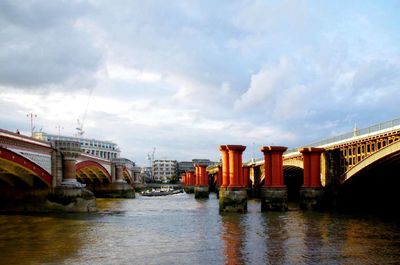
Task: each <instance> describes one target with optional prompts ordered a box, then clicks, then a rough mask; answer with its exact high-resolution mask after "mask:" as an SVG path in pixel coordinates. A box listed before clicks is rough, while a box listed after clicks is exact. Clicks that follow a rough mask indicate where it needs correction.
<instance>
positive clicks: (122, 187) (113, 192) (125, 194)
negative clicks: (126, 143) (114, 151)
mask: <svg viewBox="0 0 400 265" xmlns="http://www.w3.org/2000/svg"><path fill="white" fill-rule="evenodd" d="M125 163H126V159H124V158H115V159H113V160H112V164H113V166H114V172H115V180H114V181H113V182H112V183H108V184H105V185H100V186H99V187H97V188H96V192H95V194H96V196H97V197H99V198H130V199H133V198H135V197H136V196H135V189H134V188H133V187H132V186H131V185H129V184H128V183H127V182H126V181H125V180H124V167H125Z"/></svg>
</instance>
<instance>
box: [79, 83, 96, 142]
mask: <svg viewBox="0 0 400 265" xmlns="http://www.w3.org/2000/svg"><path fill="white" fill-rule="evenodd" d="M92 93H93V87H92V88H91V89H90V91H89V96H88V99H87V102H86V107H85V112H84V113H83V116H82V121H81V120H80V119H79V118H78V120H77V122H78V127H76V128H75V129H76V131H77V132H76V137H80V136H82V135H83V134H84V133H85V131H84V130H83V125H84V123H85V119H86V113H87V110H88V107H89V103H90V99H91V97H92Z"/></svg>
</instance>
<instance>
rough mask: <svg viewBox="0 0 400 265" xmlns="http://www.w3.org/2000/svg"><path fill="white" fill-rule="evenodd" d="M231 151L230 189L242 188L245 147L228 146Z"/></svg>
mask: <svg viewBox="0 0 400 265" xmlns="http://www.w3.org/2000/svg"><path fill="white" fill-rule="evenodd" d="M226 147H227V148H228V151H229V188H242V187H243V186H242V185H241V182H242V181H241V180H240V179H241V178H242V163H241V162H242V153H243V151H244V150H245V149H246V146H243V145H227V146H226Z"/></svg>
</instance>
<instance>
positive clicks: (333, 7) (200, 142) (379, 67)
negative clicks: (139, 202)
mask: <svg viewBox="0 0 400 265" xmlns="http://www.w3.org/2000/svg"><path fill="white" fill-rule="evenodd" d="M221 10H223V12H221ZM44 14H45V15H44ZM398 22H399V19H398V16H397V14H396V13H395V12H393V10H392V9H390V7H389V5H388V4H386V3H379V4H375V5H374V6H372V5H369V4H365V5H364V4H363V5H362V6H358V5H357V4H354V6H352V5H348V4H347V3H343V2H335V3H332V2H328V3H326V2H325V3H310V2H305V1H300V2H299V1H279V2H275V1H272V2H265V1H247V0H244V1H238V2H220V1H218V2H216V1H211V2H210V1H200V2H188V3H182V2H181V1H169V2H168V3H164V2H159V1H155V2H154V1H142V2H126V1H113V2H112V3H109V2H93V1H88V2H82V1H72V2H71V1H70V2H61V3H57V4H54V2H53V1H49V2H46V1H40V2H37V1H32V2H29V3H25V1H2V2H1V3H0V27H1V29H2V30H1V31H0V61H1V62H2V63H1V65H0V96H1V97H0V118H1V120H0V122H1V127H2V128H5V129H10V130H15V129H16V128H19V129H20V130H21V131H29V130H27V129H26V128H27V127H28V124H29V123H28V120H27V118H26V114H27V113H28V112H35V113H37V114H38V117H37V119H36V120H35V122H36V124H37V126H40V127H42V126H43V127H44V129H45V130H47V131H49V132H53V133H55V132H56V131H55V130H56V129H55V126H56V125H58V124H60V125H62V126H63V127H64V130H63V132H64V133H65V134H70V135H71V134H73V133H74V128H75V127H76V120H77V119H78V118H80V119H82V118H83V114H84V112H85V109H86V106H87V104H88V98H89V93H90V90H92V91H93V94H92V96H91V98H90V101H89V105H88V108H87V115H86V119H85V130H86V136H87V137H96V138H102V139H111V140H114V141H115V142H117V143H118V144H119V145H120V146H121V149H122V154H123V155H124V156H128V157H129V158H132V159H134V160H137V161H138V162H139V164H146V163H147V160H146V154H147V152H149V151H151V149H152V147H153V146H156V147H157V150H159V151H158V154H159V155H160V156H166V157H168V156H171V158H176V159H180V160H185V159H187V160H190V159H191V158H194V157H210V158H213V159H214V158H215V159H218V157H219V152H218V145H219V144H229V143H238V144H246V145H248V149H254V148H250V146H251V145H259V146H261V145H264V144H272V143H274V144H281V145H289V146H291V147H294V146H296V145H303V144H306V143H307V142H309V141H315V140H318V139H321V138H325V137H326V136H328V135H329V136H331V133H332V132H342V131H346V129H350V130H351V128H352V126H353V125H354V123H357V124H359V126H363V124H365V125H369V124H370V123H371V122H372V121H380V120H381V119H390V118H393V116H396V115H398V103H397V101H396V99H397V98H398V97H399V96H400V90H399V89H398V87H399V85H400V79H399V76H400V75H399V73H400V70H399V69H400V66H399V65H400V63H399V62H400V60H399V54H400V53H399V46H398V43H399V41H400V34H399V32H398V30H397V27H396V26H397V24H399V23H398ZM10 113H11V114H12V115H11V114H10ZM24 128H25V129H24ZM253 143H254V144H253Z"/></svg>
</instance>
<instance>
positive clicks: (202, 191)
mask: <svg viewBox="0 0 400 265" xmlns="http://www.w3.org/2000/svg"><path fill="white" fill-rule="evenodd" d="M209 193H210V191H209V188H208V187H194V197H195V198H196V199H204V198H208V197H209Z"/></svg>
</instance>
